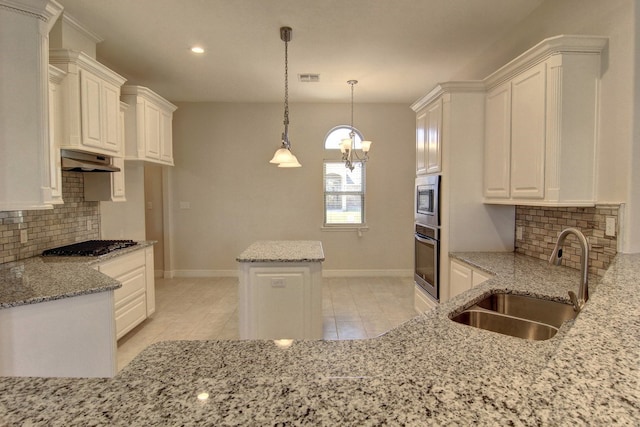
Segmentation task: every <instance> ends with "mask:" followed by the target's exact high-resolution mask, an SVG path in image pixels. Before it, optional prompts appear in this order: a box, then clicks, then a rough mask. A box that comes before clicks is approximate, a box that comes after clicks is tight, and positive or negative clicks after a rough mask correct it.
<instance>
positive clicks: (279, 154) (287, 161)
mask: <svg viewBox="0 0 640 427" xmlns="http://www.w3.org/2000/svg"><path fill="white" fill-rule="evenodd" d="M291 31H292V30H291V28H290V27H282V28H280V39H282V41H283V42H284V122H283V123H284V132H283V133H282V145H281V146H280V148H279V149H278V150H276V152H275V154H274V155H273V158H272V159H271V160H270V161H269V163H274V164H277V165H278V167H279V168H299V167H302V165H301V164H300V162H298V159H297V158H296V156H294V155H293V153H292V152H291V142H290V141H289V55H288V46H289V42H290V41H291Z"/></svg>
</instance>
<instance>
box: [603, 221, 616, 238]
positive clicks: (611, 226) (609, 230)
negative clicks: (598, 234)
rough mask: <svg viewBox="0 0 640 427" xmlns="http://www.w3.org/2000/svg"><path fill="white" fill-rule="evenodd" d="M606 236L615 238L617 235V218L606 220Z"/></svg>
mask: <svg viewBox="0 0 640 427" xmlns="http://www.w3.org/2000/svg"><path fill="white" fill-rule="evenodd" d="M604 223H605V230H604V234H605V236H612V237H613V236H615V235H616V218H615V217H613V216H608V217H607V218H606V219H605V220H604Z"/></svg>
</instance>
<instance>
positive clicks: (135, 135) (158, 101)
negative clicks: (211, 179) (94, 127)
mask: <svg viewBox="0 0 640 427" xmlns="http://www.w3.org/2000/svg"><path fill="white" fill-rule="evenodd" d="M122 100H123V101H124V102H126V103H127V104H128V106H129V107H128V108H127V111H126V113H125V159H126V160H143V161H148V162H153V163H159V164H163V165H171V166H173V131H172V129H173V128H172V121H173V112H174V111H175V110H176V109H177V108H178V107H176V106H175V105H173V104H172V103H170V102H169V101H167V100H166V99H164V98H162V97H161V96H160V95H158V94H156V93H155V92H153V91H152V90H150V89H148V88H146V87H143V86H123V87H122Z"/></svg>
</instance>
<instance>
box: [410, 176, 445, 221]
mask: <svg viewBox="0 0 640 427" xmlns="http://www.w3.org/2000/svg"><path fill="white" fill-rule="evenodd" d="M414 211H415V222H416V223H418V224H422V225H427V226H430V227H440V175H426V176H419V177H418V178H416V191H415V204H414Z"/></svg>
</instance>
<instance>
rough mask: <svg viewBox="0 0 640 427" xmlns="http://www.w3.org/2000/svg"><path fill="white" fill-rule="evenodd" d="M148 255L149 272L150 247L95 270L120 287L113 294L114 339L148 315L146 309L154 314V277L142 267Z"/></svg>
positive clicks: (105, 263)
mask: <svg viewBox="0 0 640 427" xmlns="http://www.w3.org/2000/svg"><path fill="white" fill-rule="evenodd" d="M149 252H150V253H151V256H150V257H151V269H153V248H152V247H148V248H146V249H145V250H140V251H135V252H132V253H130V254H126V255H122V256H120V257H117V258H114V259H112V260H109V261H106V262H104V263H102V264H100V265H98V266H97V269H98V271H100V272H101V273H103V274H106V275H107V276H109V277H112V278H114V279H116V280H117V281H119V282H120V283H122V287H121V288H119V289H116V290H115V292H114V309H115V319H116V338H117V339H120V338H122V337H123V336H124V335H125V334H126V333H127V332H129V331H130V330H132V329H133V328H135V327H136V326H137V325H139V324H140V323H141V322H142V321H144V320H145V319H146V318H147V317H148V316H149V315H150V314H151V313H152V312H153V311H151V313H148V306H149V305H151V306H152V307H153V309H154V310H155V290H154V277H153V273H152V274H148V268H147V264H146V263H147V258H148V253H149ZM148 301H149V302H148Z"/></svg>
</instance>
